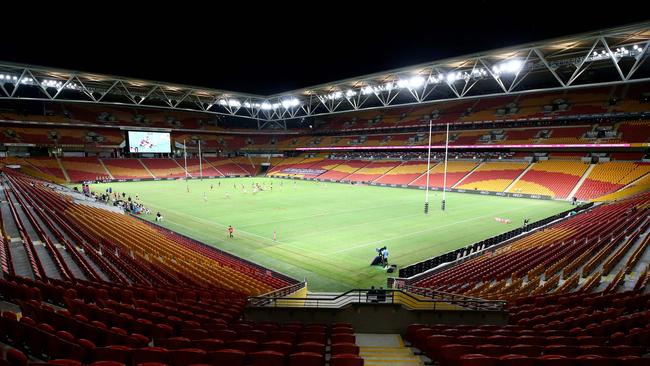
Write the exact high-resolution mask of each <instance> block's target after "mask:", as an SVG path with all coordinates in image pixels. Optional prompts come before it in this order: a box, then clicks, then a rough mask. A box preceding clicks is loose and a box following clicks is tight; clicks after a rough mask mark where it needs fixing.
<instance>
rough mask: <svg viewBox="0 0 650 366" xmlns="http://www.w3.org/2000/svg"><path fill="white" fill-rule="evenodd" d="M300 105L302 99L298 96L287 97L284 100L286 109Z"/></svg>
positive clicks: (283, 103)
mask: <svg viewBox="0 0 650 366" xmlns="http://www.w3.org/2000/svg"><path fill="white" fill-rule="evenodd" d="M299 105H300V101H299V100H298V99H296V98H291V99H285V100H283V101H282V106H283V107H284V109H289V108H292V107H297V106H299Z"/></svg>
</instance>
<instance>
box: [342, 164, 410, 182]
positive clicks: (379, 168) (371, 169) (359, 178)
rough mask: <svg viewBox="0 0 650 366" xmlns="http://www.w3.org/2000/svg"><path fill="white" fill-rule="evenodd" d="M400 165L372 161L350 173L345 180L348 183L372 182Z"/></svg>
mask: <svg viewBox="0 0 650 366" xmlns="http://www.w3.org/2000/svg"><path fill="white" fill-rule="evenodd" d="M400 164H401V162H399V161H381V162H374V161H373V162H370V164H368V165H366V166H364V167H363V168H361V169H359V170H357V171H356V172H354V173H352V174H351V175H349V176H347V177H346V178H345V180H346V181H350V182H366V183H369V182H373V181H375V179H378V178H381V177H382V176H383V175H385V174H386V173H387V172H389V171H390V170H392V169H394V168H396V167H397V166H399V165H400Z"/></svg>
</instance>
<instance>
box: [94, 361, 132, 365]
mask: <svg viewBox="0 0 650 366" xmlns="http://www.w3.org/2000/svg"><path fill="white" fill-rule="evenodd" d="M90 366H126V364H124V363H123V362H117V361H95V362H93V363H91V364H90Z"/></svg>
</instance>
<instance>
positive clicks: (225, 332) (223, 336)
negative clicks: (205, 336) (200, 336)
mask: <svg viewBox="0 0 650 366" xmlns="http://www.w3.org/2000/svg"><path fill="white" fill-rule="evenodd" d="M210 338H214V339H220V340H222V341H223V342H224V343H228V342H230V341H234V340H235V339H236V338H237V332H235V331H234V330H230V329H218V330H214V331H212V333H211V334H210Z"/></svg>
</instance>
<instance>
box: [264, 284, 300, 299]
mask: <svg viewBox="0 0 650 366" xmlns="http://www.w3.org/2000/svg"><path fill="white" fill-rule="evenodd" d="M305 286H307V282H298V283H294V284H291V285H288V286H285V287H282V288H279V289H276V290H271V291H269V292H267V293H265V294H261V295H257V296H256V297H266V298H268V297H283V296H286V295H290V294H292V293H294V292H296V291H298V290H300V289H301V288H303V287H305Z"/></svg>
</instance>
